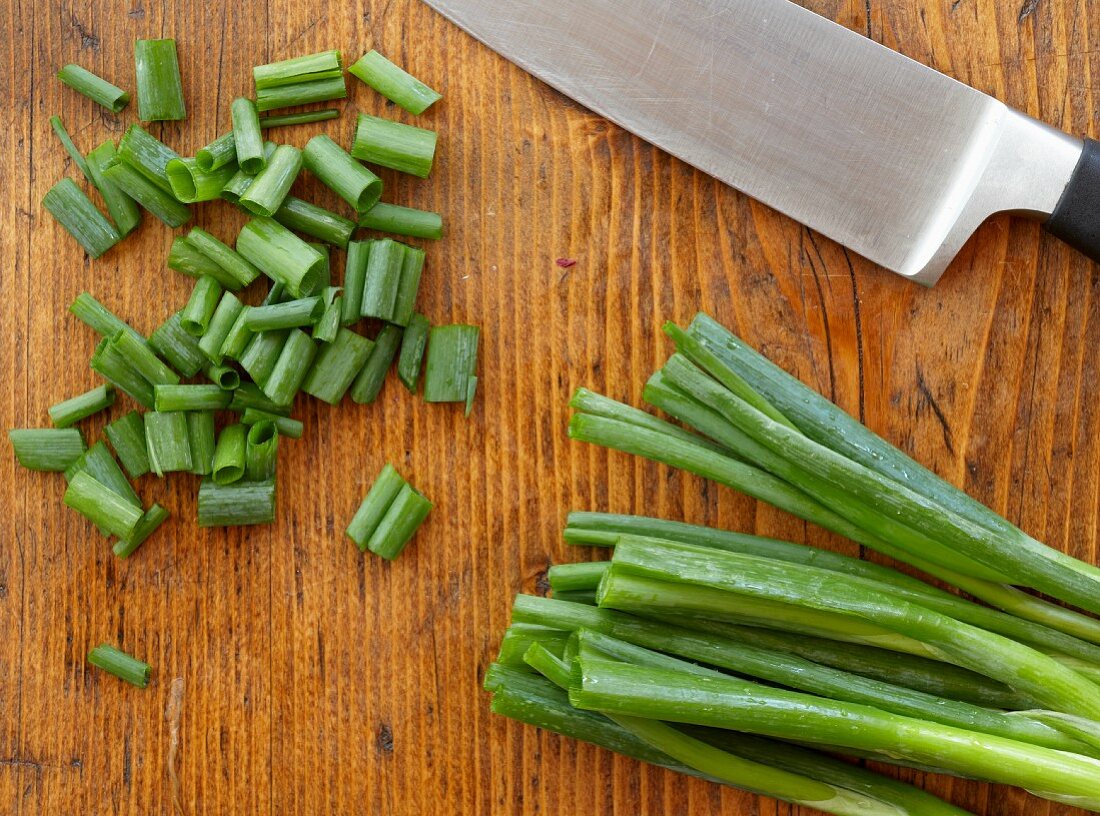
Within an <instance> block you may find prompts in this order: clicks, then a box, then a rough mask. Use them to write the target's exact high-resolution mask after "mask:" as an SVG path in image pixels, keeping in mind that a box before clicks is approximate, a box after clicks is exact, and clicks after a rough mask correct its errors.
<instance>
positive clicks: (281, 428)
mask: <svg viewBox="0 0 1100 816" xmlns="http://www.w3.org/2000/svg"><path fill="white" fill-rule="evenodd" d="M241 422H243V423H244V424H245V425H258V424H259V423H261V422H271V423H272V424H274V425H275V430H277V431H278V432H279V436H286V437H289V438H290V439H301V438H302V432H303V430H304V426H303V425H302V423H301V421H300V420H297V419H291V418H290V417H286V416H281V415H279V414H275V413H272V412H271V411H265V410H263V409H262V408H245V409H244V414H243V415H242V416H241Z"/></svg>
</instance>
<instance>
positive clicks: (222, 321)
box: [183, 278, 244, 366]
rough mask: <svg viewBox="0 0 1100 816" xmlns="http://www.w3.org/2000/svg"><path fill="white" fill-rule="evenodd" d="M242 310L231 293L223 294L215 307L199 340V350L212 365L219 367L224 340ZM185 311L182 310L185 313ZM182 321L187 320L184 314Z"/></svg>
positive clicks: (242, 307)
mask: <svg viewBox="0 0 1100 816" xmlns="http://www.w3.org/2000/svg"><path fill="white" fill-rule="evenodd" d="M201 280H212V279H211V278H200V281H201ZM219 288H220V285H219ZM242 309H244V306H242V305H241V302H240V301H239V300H238V299H237V298H236V296H235V295H234V294H233V293H232V292H225V293H223V294H222V296H221V299H220V300H219V301H218V305H217V307H216V308H215V309H214V314H213V315H212V316H211V318H210V320H209V322H208V323H207V325H206V330H205V331H204V332H203V334H202V336H201V337H200V338H199V348H200V349H202V351H203V354H205V355H206V356H207V357H208V358H209V359H210V361H211V362H212V363H214V365H217V366H220V365H221V363H222V345H223V344H224V343H225V338H226V337H228V336H229V332H230V331H231V330H232V328H233V325H234V324H235V323H236V322H237V317H238V316H239V315H240V313H241V310H242ZM186 311H187V310H186V309H184V312H185V313H186ZM183 319H184V320H186V319H187V316H186V314H185V315H184V318H183ZM185 328H186V325H185Z"/></svg>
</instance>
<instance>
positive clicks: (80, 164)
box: [50, 116, 95, 184]
mask: <svg viewBox="0 0 1100 816" xmlns="http://www.w3.org/2000/svg"><path fill="white" fill-rule="evenodd" d="M50 127H52V128H53V132H54V133H55V134H57V140H58V141H59V142H61V146H62V147H63V148H65V152H66V153H68V154H69V158H70V159H72V160H73V164H75V165H76V166H77V169H78V170H80V172H81V174H82V175H83V176H84V178H86V179H88V181H90V182H92V184H95V180H94V179H93V178H92V173H91V170H89V169H88V162H87V161H86V160H85V158H84V155H83V154H82V153H81V152H80V151H79V150H77V149H76V145H74V144H73V140H72V137H71V136H69V131H67V130H65V125H64V124H62V122H61V117H60V116H51V117H50Z"/></svg>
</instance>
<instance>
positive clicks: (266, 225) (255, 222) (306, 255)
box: [237, 165, 325, 297]
mask: <svg viewBox="0 0 1100 816" xmlns="http://www.w3.org/2000/svg"><path fill="white" fill-rule="evenodd" d="M270 168H271V165H268V169H270ZM265 172H266V171H265ZM237 251H238V252H239V253H241V255H243V256H244V257H245V258H246V259H248V260H249V261H251V262H252V263H253V264H255V265H256V267H257V268H258V269H259V270H260V271H261V272H263V273H264V274H265V275H267V276H268V277H269V278H271V279H272V280H273V281H275V282H277V283H282V284H283V285H284V286H286V288H287V289H288V290H289V291H290V293H291V294H292V295H293V296H295V297H308V296H309V295H312V294H313V293H314V291H316V289H317V288H318V284H319V283H320V276H321V272H322V269H323V267H324V265H325V256H324V255H322V254H321V253H320V252H318V251H317V250H316V249H314V248H313V247H311V246H310V245H309V244H307V243H306V242H305V241H303V240H302V239H301V238H299V237H298V236H297V235H295V234H294V233H293V232H291V231H290V230H288V229H287V228H286V227H284V226H283V225H282V224H280V223H279V222H278V221H274V220H272V219H270V218H254V219H252V220H251V221H249V222H248V223H247V224H245V225H244V226H243V227H242V228H241V232H240V234H239V235H238V236H237Z"/></svg>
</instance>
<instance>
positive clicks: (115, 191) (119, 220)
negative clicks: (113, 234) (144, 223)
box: [87, 139, 141, 237]
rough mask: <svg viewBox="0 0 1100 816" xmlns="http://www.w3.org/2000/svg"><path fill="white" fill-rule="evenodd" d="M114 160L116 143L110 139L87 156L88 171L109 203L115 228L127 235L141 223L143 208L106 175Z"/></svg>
mask: <svg viewBox="0 0 1100 816" xmlns="http://www.w3.org/2000/svg"><path fill="white" fill-rule="evenodd" d="M114 161H115V143H114V142H112V141H111V140H110V139H108V140H107V141H105V142H104V143H103V144H101V145H100V146H99V147H97V148H96V149H95V150H93V151H92V152H91V153H89V154H88V156H87V163H88V172H89V173H90V174H91V177H92V183H93V184H95V187H96V189H97V190H99V195H100V196H101V197H102V198H103V202H104V203H105V204H106V205H107V214H108V215H109V216H110V217H111V221H113V222H114V225H115V228H116V229H117V230H118V232H119V234H120V235H122V236H123V237H125V236H127V235H129V234H130V233H131V232H133V231H134V228H135V227H137V225H138V224H139V223H141V210H139V209H138V205H137V202H136V201H134V200H133V199H132V198H130V196H128V195H126V193H125V192H123V191H122V189H121V188H119V187H118V186H117V185H116V184H114V182H112V181H110V180H109V179H108V178H107V176H106V175H105V171H106V170H107V167H108V166H110V165H111V164H112V163H113V162H114Z"/></svg>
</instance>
